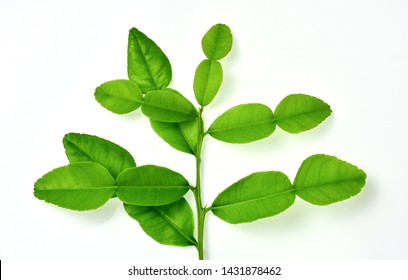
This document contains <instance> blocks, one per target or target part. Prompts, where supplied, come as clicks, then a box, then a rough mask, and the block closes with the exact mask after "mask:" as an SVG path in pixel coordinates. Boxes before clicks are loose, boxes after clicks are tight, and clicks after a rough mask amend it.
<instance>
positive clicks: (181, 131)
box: [150, 118, 198, 155]
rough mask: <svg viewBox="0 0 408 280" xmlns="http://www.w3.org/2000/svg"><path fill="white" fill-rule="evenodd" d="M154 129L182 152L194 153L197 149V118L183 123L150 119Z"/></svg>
mask: <svg viewBox="0 0 408 280" xmlns="http://www.w3.org/2000/svg"><path fill="white" fill-rule="evenodd" d="M150 124H151V126H152V128H153V130H154V131H155V132H156V133H157V135H159V136H160V138H162V139H163V140H164V141H166V142H167V143H168V144H169V145H170V146H172V147H173V148H175V149H176V150H179V151H181V152H185V153H189V154H192V155H194V154H195V152H196V149H197V139H198V135H197V134H198V131H197V119H195V118H194V119H191V120H188V121H185V122H181V123H167V122H159V121H155V120H152V119H150Z"/></svg>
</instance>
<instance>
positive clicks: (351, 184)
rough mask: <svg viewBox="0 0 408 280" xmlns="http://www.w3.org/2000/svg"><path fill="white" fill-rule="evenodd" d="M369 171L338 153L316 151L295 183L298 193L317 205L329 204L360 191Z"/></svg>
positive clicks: (306, 162)
mask: <svg viewBox="0 0 408 280" xmlns="http://www.w3.org/2000/svg"><path fill="white" fill-rule="evenodd" d="M366 177H367V175H366V174H365V173H364V171H363V170H361V169H359V168H358V167H356V166H354V165H352V164H350V163H347V162H345V161H342V160H339V159H337V158H336V157H334V156H328V155H313V156H310V157H308V158H307V159H305V160H304V161H303V163H302V165H301V166H300V168H299V170H298V172H297V175H296V178H295V181H294V183H293V185H294V187H295V189H296V194H297V195H298V196H299V197H300V198H302V199H303V200H306V201H307V202H310V203H312V204H316V205H327V204H331V203H334V202H338V201H341V200H345V199H348V198H350V197H352V196H354V195H356V194H358V193H359V192H360V191H361V189H362V188H363V187H364V185H365V180H366Z"/></svg>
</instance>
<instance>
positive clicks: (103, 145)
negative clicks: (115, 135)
mask: <svg viewBox="0 0 408 280" xmlns="http://www.w3.org/2000/svg"><path fill="white" fill-rule="evenodd" d="M62 142H63V144H64V147H65V153H66V154H67V157H68V160H69V162H70V163H75V162H83V161H93V162H97V163H99V164H100V165H102V166H104V167H105V168H106V169H107V170H108V171H109V172H110V174H112V176H113V177H114V178H116V177H117V176H118V175H119V173H121V172H122V171H123V170H125V169H126V168H130V167H136V163H135V160H134V159H133V157H132V155H131V154H130V153H129V152H128V151H126V150H125V149H124V148H122V147H121V146H119V145H117V144H115V143H112V142H110V141H108V140H105V139H103V138H100V137H97V136H93V135H88V134H80V133H68V134H66V135H65V136H64V139H63V140H62Z"/></svg>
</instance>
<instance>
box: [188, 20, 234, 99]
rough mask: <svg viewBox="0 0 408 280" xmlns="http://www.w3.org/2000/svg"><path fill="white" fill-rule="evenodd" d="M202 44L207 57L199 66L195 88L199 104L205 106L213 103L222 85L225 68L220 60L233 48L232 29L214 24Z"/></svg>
mask: <svg viewBox="0 0 408 280" xmlns="http://www.w3.org/2000/svg"><path fill="white" fill-rule="evenodd" d="M201 46H202V49H203V52H204V54H205V56H206V57H207V59H205V60H203V61H202V62H201V63H200V64H199V65H198V67H197V70H196V72H195V75H194V83H193V89H194V95H195V98H196V100H197V102H198V104H200V105H201V106H203V107H204V106H207V105H208V104H210V103H211V101H212V100H213V99H214V98H215V96H216V95H217V92H218V90H219V89H220V87H221V83H222V79H223V70H222V65H221V63H219V62H218V60H220V59H222V58H224V57H225V56H226V55H227V54H228V53H229V52H230V50H231V48H232V34H231V30H230V29H229V27H228V26H226V25H225V24H216V25H214V26H213V27H211V28H210V30H208V32H207V33H206V34H205V35H204V37H203V39H202V41H201Z"/></svg>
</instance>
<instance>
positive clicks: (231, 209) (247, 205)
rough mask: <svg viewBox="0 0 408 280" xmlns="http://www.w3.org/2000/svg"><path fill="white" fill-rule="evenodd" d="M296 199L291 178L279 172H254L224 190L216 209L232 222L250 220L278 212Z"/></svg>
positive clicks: (219, 215) (217, 214) (216, 202)
mask: <svg viewBox="0 0 408 280" xmlns="http://www.w3.org/2000/svg"><path fill="white" fill-rule="evenodd" d="M294 201H295V192H294V190H293V186H292V184H291V182H290V181H289V179H288V177H287V176H286V175H285V174H283V173H281V172H277V171H267V172H257V173H253V174H251V175H249V176H247V177H245V178H243V179H241V180H239V181H238V182H236V183H234V184H233V185H231V186H230V187H228V188H227V189H225V190H224V191H223V192H221V193H220V194H219V195H218V196H217V198H216V199H215V200H214V202H213V204H212V208H211V209H212V212H213V213H214V215H216V216H217V217H219V218H220V219H222V220H224V221H226V222H228V223H231V224H238V223H247V222H252V221H255V220H258V219H261V218H266V217H270V216H273V215H276V214H278V213H280V212H282V211H284V210H286V209H287V208H289V207H290V206H291V205H292V204H293V202H294Z"/></svg>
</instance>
